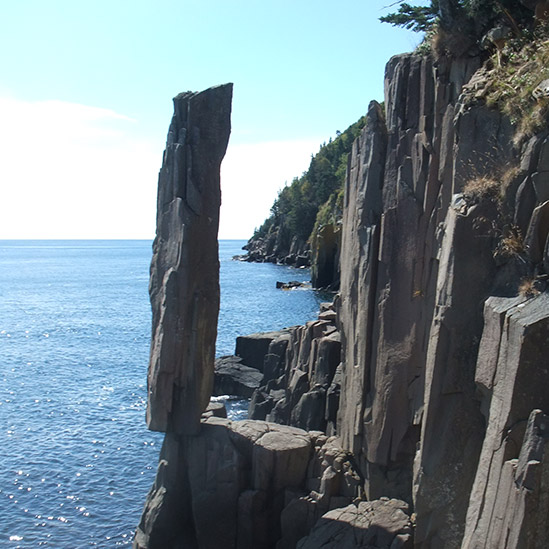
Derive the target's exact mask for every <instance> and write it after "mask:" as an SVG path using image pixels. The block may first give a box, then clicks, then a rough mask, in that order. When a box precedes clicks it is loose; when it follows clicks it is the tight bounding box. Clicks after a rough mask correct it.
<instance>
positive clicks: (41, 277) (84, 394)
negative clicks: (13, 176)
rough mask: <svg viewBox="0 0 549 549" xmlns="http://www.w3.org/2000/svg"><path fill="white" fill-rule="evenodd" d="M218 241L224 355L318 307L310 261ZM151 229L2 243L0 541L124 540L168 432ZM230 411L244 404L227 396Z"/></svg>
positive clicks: (241, 410) (67, 544)
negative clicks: (258, 257) (161, 415)
mask: <svg viewBox="0 0 549 549" xmlns="http://www.w3.org/2000/svg"><path fill="white" fill-rule="evenodd" d="M243 244H244V241H221V242H220V248H219V255H220V263H221V311H220V316H219V327H218V341H217V355H218V356H221V355H225V354H232V353H233V352H234V346H235V338H236V336H237V335H244V334H248V333H253V332H258V331H268V330H275V329H280V328H283V327H286V326H291V325H295V324H301V323H303V322H305V321H307V320H310V319H312V318H314V317H315V316H316V314H317V312H318V309H319V303H320V302H321V301H324V300H326V299H327V297H328V296H326V295H321V294H319V293H317V292H314V291H312V290H303V289H298V290H292V291H282V290H277V289H276V287H275V283H276V281H278V280H281V281H285V282H288V281H290V280H300V281H306V280H308V279H309V272H308V271H307V270H299V269H293V268H289V267H282V266H276V265H271V264H253V263H245V262H240V261H233V260H232V257H233V256H234V255H236V254H239V253H242V252H241V251H240V249H241V246H242V245H243ZM150 259H151V242H149V241H0V310H1V315H0V426H1V429H2V430H1V435H0V437H1V440H0V444H1V447H2V451H1V454H0V455H1V467H0V516H1V517H2V520H1V521H0V547H9V548H12V547H13V548H15V547H24V548H31V547H32V548H34V547H42V546H44V547H54V548H70V549H75V548H80V547H101V548H109V547H128V546H131V543H132V539H133V532H134V530H135V527H136V525H137V524H138V522H139V518H140V515H141V511H142V509H143V504H144V501H145V497H146V495H147V492H148V490H149V488H150V486H151V484H152V482H153V479H154V474H155V470H156V465H157V462H158V452H159V451H160V445H161V442H162V437H163V435H162V434H161V433H152V432H150V431H147V429H146V425H145V407H146V373H147V361H148V352H149V343H150V329H151V327H150V323H151V313H150V305H149V298H148V293H147V286H148V278H149V263H150ZM228 408H229V413H230V414H231V415H232V417H234V418H235V419H238V418H241V417H244V416H245V408H246V403H245V402H244V403H242V402H240V401H228Z"/></svg>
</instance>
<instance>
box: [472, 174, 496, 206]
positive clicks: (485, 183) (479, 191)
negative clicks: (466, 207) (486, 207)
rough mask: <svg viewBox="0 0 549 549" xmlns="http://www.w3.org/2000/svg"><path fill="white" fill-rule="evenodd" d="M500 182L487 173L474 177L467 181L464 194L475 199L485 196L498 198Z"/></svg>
mask: <svg viewBox="0 0 549 549" xmlns="http://www.w3.org/2000/svg"><path fill="white" fill-rule="evenodd" d="M500 186H501V185H500V182H499V181H497V180H496V179H493V178H491V177H488V176H487V175H483V176H478V177H474V178H473V179H470V180H469V181H467V183H465V185H464V187H463V196H464V197H465V198H469V199H471V200H474V201H478V200H481V199H483V198H496V197H498V195H499V190H500Z"/></svg>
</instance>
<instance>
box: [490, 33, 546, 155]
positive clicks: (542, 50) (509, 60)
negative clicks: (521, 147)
mask: <svg viewBox="0 0 549 549" xmlns="http://www.w3.org/2000/svg"><path fill="white" fill-rule="evenodd" d="M501 58H502V63H501V65H500V64H499V63H498V62H497V60H496V57H495V54H494V56H493V58H492V59H491V63H492V66H493V68H492V70H491V71H490V74H489V79H488V82H487V85H486V88H485V90H484V93H483V95H484V99H485V101H486V104H487V105H488V106H489V107H493V108H497V109H499V110H500V111H502V112H503V113H505V114H506V115H507V116H509V118H510V119H511V121H512V122H513V124H515V126H516V134H515V143H516V144H519V143H521V142H522V141H524V139H527V138H528V137H531V136H532V135H534V134H535V133H537V132H538V131H540V130H541V129H542V128H543V127H544V126H545V125H546V124H547V121H548V120H549V98H547V97H541V98H539V99H535V98H534V97H533V96H532V92H533V91H534V89H535V88H536V87H537V86H538V84H539V83H540V82H542V81H543V80H545V79H547V78H549V40H547V35H545V39H537V40H536V39H534V40H533V39H532V37H525V38H523V39H515V40H509V42H508V43H507V45H506V46H505V47H504V49H503V50H502V55H501Z"/></svg>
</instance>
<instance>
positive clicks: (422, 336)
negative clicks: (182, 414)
mask: <svg viewBox="0 0 549 549" xmlns="http://www.w3.org/2000/svg"><path fill="white" fill-rule="evenodd" d="M479 65H480V63H479V60H478V59H476V58H467V59H455V60H452V61H450V60H445V59H439V60H438V61H436V62H434V61H433V60H432V59H430V58H425V57H419V56H414V55H402V56H397V57H395V58H393V59H391V60H390V62H389V64H388V66H387V71H386V86H385V90H386V97H385V106H386V111H385V113H384V112H383V110H382V109H381V107H380V105H378V104H377V103H375V102H373V103H372V104H371V105H370V107H369V111H368V119H367V124H366V127H365V128H364V129H363V130H362V133H361V135H360V136H359V138H358V139H357V140H356V141H355V143H354V145H353V150H352V154H351V155H350V157H349V163H348V170H347V180H346V187H345V199H344V211H343V225H342V228H341V231H342V235H341V269H340V274H341V291H340V294H339V296H338V297H337V298H336V300H335V303H334V306H333V307H325V308H324V309H323V310H322V311H321V314H320V317H319V320H317V321H314V322H311V323H308V324H307V325H306V326H303V327H295V328H291V329H288V330H284V331H282V332H280V333H272V334H265V337H262V338H261V337H256V339H257V340H258V341H259V340H261V342H262V343H261V345H262V346H261V352H258V353H256V355H257V356H255V355H254V361H256V362H257V361H259V362H261V368H260V369H261V371H262V372H263V381H262V384H261V387H260V388H259V389H258V390H257V391H256V393H255V394H254V396H253V398H252V404H251V408H250V413H251V416H252V418H257V420H256V421H252V420H248V421H246V422H243V423H240V424H238V423H233V422H230V421H227V420H222V419H215V418H213V419H212V418H209V419H202V423H201V424H200V426H199V427H198V428H197V429H196V431H194V432H192V433H191V434H192V436H180V435H178V434H169V435H168V436H167V438H166V443H165V446H164V449H163V451H162V456H161V463H160V466H159V472H158V475H157V480H156V482H155V486H154V487H153V490H152V491H151V494H150V495H149V499H148V502H147V506H146V509H145V513H144V515H143V519H142V523H141V526H140V530H139V531H138V536H137V538H136V539H138V540H139V542H138V544H137V546H138V547H178V546H180V545H178V544H177V543H182V541H181V540H184V541H185V543H187V545H184V546H185V547H200V548H202V547H215V546H217V547H218V546H223V547H241V548H247V547H250V548H251V547H254V548H256V547H265V548H267V547H277V548H279V549H281V548H284V547H301V548H304V547H320V546H322V547H338V546H345V547H354V546H356V547H359V546H361V545H360V543H362V544H363V545H368V546H369V547H411V546H412V545H414V546H416V547H425V548H430V547H432V548H435V547H436V548H439V547H441V548H454V547H455V548H457V547H463V548H468V549H469V548H480V547H498V548H499V547H508V548H515V547H543V546H544V543H546V540H547V538H548V537H549V532H547V525H546V517H547V516H548V513H549V503H548V498H547V490H548V483H549V481H548V479H549V460H548V458H547V457H546V448H547V445H548V442H547V441H548V440H549V434H548V433H549V431H548V425H549V424H548V423H547V420H548V415H549V397H548V394H549V393H548V392H547V390H546V389H547V387H548V386H549V366H548V363H547V356H549V353H548V351H549V343H548V342H549V337H548V336H549V298H548V293H547V280H548V274H549V238H548V235H549V160H548V159H549V138H548V137H547V132H543V133H541V134H539V135H537V136H534V137H532V138H531V139H530V140H529V141H527V142H522V143H518V144H517V142H516V140H515V128H514V126H513V124H512V122H511V120H509V118H508V117H506V116H505V115H503V114H502V113H500V112H499V111H497V110H495V109H490V108H488V107H487V106H486V104H485V103H484V102H483V101H482V100H481V97H482V90H483V89H484V88H485V87H486V86H488V85H489V78H490V75H489V74H488V73H487V72H486V71H485V70H483V69H480V70H479ZM176 234H177V231H176ZM166 280H168V279H166ZM151 295H153V294H151ZM208 337H210V338H211V337H213V334H211V333H210V334H209V336H208ZM159 344H160V348H161V349H162V348H163V346H164V343H162V342H161V341H160V342H159ZM196 365H197V368H199V369H201V368H202V366H201V365H200V362H196ZM201 371H202V370H201ZM196 375H197V376H198V377H199V376H200V375H202V374H201V373H200V374H196ZM152 383H153V391H154V387H155V385H154V383H155V380H154V378H153V381H152ZM178 390H179V389H178ZM182 390H184V389H182ZM193 406H195V404H193ZM160 410H161V411H160V412H159V413H160V416H159V417H161V418H162V417H163V416H166V412H165V411H164V408H163V407H160ZM202 411H203V407H201V408H200V410H199V411H198V409H196V408H195V409H194V415H193V414H191V416H192V417H196V415H197V414H200V413H201V412H202ZM168 417H169V416H168ZM265 420H266V421H265ZM275 423H278V424H286V425H275ZM193 425H194V426H195V427H196V423H194V424H193ZM320 431H323V433H321V432H320ZM179 432H182V431H179ZM189 432H190V431H189ZM194 433H197V434H196V435H195V434H194ZM333 435H335V436H333ZM196 479H203V483H202V484H201V482H202V481H200V482H199V481H198V480H196ZM204 487H205V488H204ZM412 513H413V516H412ZM174 524H178V525H179V526H178V528H177V529H175V530H177V531H175V530H174V527H173V525H174ZM258 525H259V526H258ZM412 526H413V527H412ZM215 532H217V533H215ZM220 536H221V537H220ZM220 539H222V542H220V541H219V540H220ZM175 540H177V543H176V541H175ZM298 540H300V541H298ZM349 540H354V541H349ZM357 540H361V541H360V542H359V541H357ZM162 543H164V545H162ZM216 543H217V545H216ZM338 543H339V544H340V545H337V544H338ZM341 544H346V545H341ZM353 544H354V545H353Z"/></svg>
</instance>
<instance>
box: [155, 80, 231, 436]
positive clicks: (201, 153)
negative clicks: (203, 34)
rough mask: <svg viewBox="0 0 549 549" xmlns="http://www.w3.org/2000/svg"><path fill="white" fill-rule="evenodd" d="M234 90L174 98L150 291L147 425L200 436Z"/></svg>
mask: <svg viewBox="0 0 549 549" xmlns="http://www.w3.org/2000/svg"><path fill="white" fill-rule="evenodd" d="M231 99H232V84H226V85H224V86H219V87H217V88H210V89H208V90H206V91H203V92H201V93H192V92H187V93H182V94H180V95H178V96H177V97H176V98H175V99H174V115H173V118H172V122H171V124H170V129H169V132H168V139H167V143H166V150H165V151H164V160H163V163H162V169H161V170H160V175H159V180H158V203H157V221H156V226H157V228H156V238H155V241H154V245H153V259H152V263H151V278H150V284H149V292H150V297H151V305H152V311H153V328H152V344H151V356H150V364H149V376H148V406H147V424H148V426H149V428H150V429H152V430H155V431H165V432H168V431H173V432H177V433H187V434H189V433H195V432H197V430H198V427H199V422H200V416H201V414H202V412H203V411H204V410H205V408H206V406H207V405H208V402H209V399H210V395H211V389H212V384H213V373H214V356H215V338H216V334H217V315H218V312H219V260H218V256H217V230H218V226H219V206H220V204H221V190H220V184H219V170H220V165H221V160H222V159H223V156H224V155H225V150H226V148H227V143H228V139H229V134H230V129H231V124H230V115H231Z"/></svg>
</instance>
